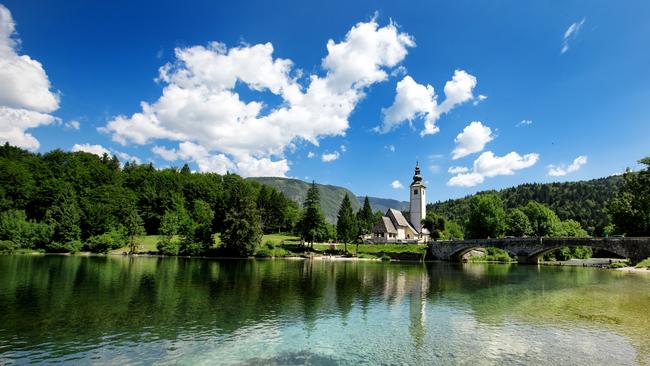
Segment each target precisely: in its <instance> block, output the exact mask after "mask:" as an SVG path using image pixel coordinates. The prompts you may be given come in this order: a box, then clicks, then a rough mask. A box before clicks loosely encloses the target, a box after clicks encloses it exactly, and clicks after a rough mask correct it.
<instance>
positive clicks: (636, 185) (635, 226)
mask: <svg viewBox="0 0 650 366" xmlns="http://www.w3.org/2000/svg"><path fill="white" fill-rule="evenodd" d="M639 163H641V164H644V165H645V166H646V169H644V170H642V171H640V172H638V173H634V172H631V171H629V170H628V171H626V172H625V174H624V175H623V179H624V182H625V183H624V184H623V187H622V188H621V190H620V191H619V192H618V193H617V194H616V196H614V197H613V198H612V199H611V200H610V201H609V203H608V205H607V211H608V213H609V215H610V217H611V220H612V222H613V223H614V225H616V229H617V231H619V232H620V233H622V234H625V235H627V236H648V235H650V157H647V158H644V159H641V160H639Z"/></svg>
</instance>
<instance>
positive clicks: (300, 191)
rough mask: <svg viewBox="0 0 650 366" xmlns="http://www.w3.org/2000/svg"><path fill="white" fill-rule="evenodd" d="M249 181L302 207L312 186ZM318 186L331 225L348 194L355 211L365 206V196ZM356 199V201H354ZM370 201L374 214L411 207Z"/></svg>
mask: <svg viewBox="0 0 650 366" xmlns="http://www.w3.org/2000/svg"><path fill="white" fill-rule="evenodd" d="M248 179H251V180H254V181H256V182H258V183H261V184H264V185H267V186H271V187H273V188H275V189H277V190H278V191H280V192H282V193H283V194H284V195H285V196H286V197H287V198H289V199H290V200H292V201H294V202H296V203H298V205H300V206H301V207H302V204H303V202H304V201H305V197H306V196H307V189H309V185H310V183H307V182H303V181H301V180H299V179H291V178H278V177H253V178H248ZM316 186H318V191H319V192H320V201H321V207H322V209H323V213H324V214H325V218H326V219H327V222H329V223H331V224H335V223H336V215H337V214H338V213H339V206H340V205H341V201H342V200H343V196H345V194H346V193H347V194H349V195H350V198H351V200H350V201H351V202H352V209H353V210H354V211H358V210H359V208H361V206H362V205H363V200H364V199H365V196H357V195H355V194H354V193H352V192H351V191H350V190H349V189H347V188H343V187H338V186H332V185H325V184H318V183H316ZM355 197H356V200H355V199H354V198H355ZM368 200H369V201H370V206H371V207H372V211H373V212H374V211H377V210H379V211H381V212H386V211H387V210H388V209H389V208H395V209H398V210H400V211H402V210H407V209H408V206H409V203H408V202H406V201H398V200H393V199H387V198H379V197H368Z"/></svg>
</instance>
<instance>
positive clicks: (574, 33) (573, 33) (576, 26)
mask: <svg viewBox="0 0 650 366" xmlns="http://www.w3.org/2000/svg"><path fill="white" fill-rule="evenodd" d="M585 20H586V18H582V20H581V21H579V22H574V23H571V25H570V26H569V28H567V30H566V31H564V37H562V49H561V50H560V54H565V53H566V52H567V51H568V50H569V42H570V41H571V40H572V39H575V38H576V37H578V33H579V32H580V29H581V28H582V26H583V25H584V24H585Z"/></svg>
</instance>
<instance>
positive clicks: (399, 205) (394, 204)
mask: <svg viewBox="0 0 650 366" xmlns="http://www.w3.org/2000/svg"><path fill="white" fill-rule="evenodd" d="M357 199H358V200H359V203H360V204H361V203H363V200H364V199H365V196H358V197H357ZM368 200H369V201H370V206H372V211H373V212H375V211H381V212H382V213H386V211H388V209H389V208H394V209H396V210H399V211H408V209H409V203H408V202H407V201H398V200H394V199H390V198H379V197H368Z"/></svg>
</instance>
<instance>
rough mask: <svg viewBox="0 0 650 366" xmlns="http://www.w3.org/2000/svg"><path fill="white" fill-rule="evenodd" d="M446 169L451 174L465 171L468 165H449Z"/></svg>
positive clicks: (467, 169)
mask: <svg viewBox="0 0 650 366" xmlns="http://www.w3.org/2000/svg"><path fill="white" fill-rule="evenodd" d="M447 171H448V172H449V173H451V174H462V173H467V172H468V171H469V168H468V167H465V166H451V167H449V169H447Z"/></svg>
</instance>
